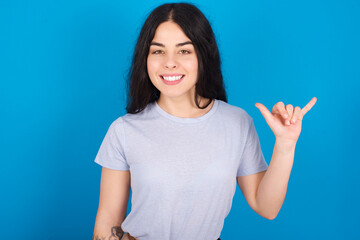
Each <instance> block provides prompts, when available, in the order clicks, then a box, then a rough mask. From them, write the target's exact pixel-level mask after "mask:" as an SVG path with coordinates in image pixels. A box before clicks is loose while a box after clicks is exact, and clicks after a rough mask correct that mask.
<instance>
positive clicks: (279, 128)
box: [255, 97, 317, 143]
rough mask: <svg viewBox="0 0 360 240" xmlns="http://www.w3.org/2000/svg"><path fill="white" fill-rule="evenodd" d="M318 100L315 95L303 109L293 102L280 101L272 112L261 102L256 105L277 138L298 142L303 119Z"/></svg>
mask: <svg viewBox="0 0 360 240" xmlns="http://www.w3.org/2000/svg"><path fill="white" fill-rule="evenodd" d="M316 101H317V98H316V97H313V98H312V99H311V100H310V102H309V103H308V104H306V106H305V107H304V108H303V109H301V108H300V107H295V108H294V107H293V106H292V105H291V104H288V105H286V106H285V105H284V103H283V102H278V103H276V104H275V105H274V107H273V109H272V112H270V111H269V110H268V109H267V108H266V107H265V106H264V105H262V104H261V103H255V106H256V107H257V108H258V109H259V110H260V112H261V114H262V115H263V116H264V118H265V121H266V122H267V124H268V125H269V127H270V128H271V130H272V131H273V133H274V135H275V137H276V140H283V141H287V142H291V143H296V142H297V140H298V138H299V136H300V132H301V125H302V120H303V118H304V116H305V114H306V113H307V112H308V111H309V110H310V109H311V108H312V107H313V106H314V104H315V103H316Z"/></svg>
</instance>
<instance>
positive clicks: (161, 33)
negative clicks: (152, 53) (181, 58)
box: [152, 21, 190, 45]
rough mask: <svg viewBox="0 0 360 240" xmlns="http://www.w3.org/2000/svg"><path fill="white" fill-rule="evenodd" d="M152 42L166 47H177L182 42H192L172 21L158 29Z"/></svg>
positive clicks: (164, 23) (162, 24)
mask: <svg viewBox="0 0 360 240" xmlns="http://www.w3.org/2000/svg"><path fill="white" fill-rule="evenodd" d="M152 40H153V41H155V42H159V43H163V44H165V45H167V44H170V45H175V44H177V43H180V42H185V41H190V39H189V38H188V37H187V36H186V35H185V33H184V31H183V30H182V28H181V27H180V26H179V25H178V24H176V23H174V22H170V21H168V22H163V23H161V24H160V25H159V26H158V27H157V29H156V31H155V35H154V38H153V39H152Z"/></svg>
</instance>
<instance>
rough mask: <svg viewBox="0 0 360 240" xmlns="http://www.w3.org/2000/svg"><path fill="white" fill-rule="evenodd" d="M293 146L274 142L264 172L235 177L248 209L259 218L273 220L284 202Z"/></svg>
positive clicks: (292, 158) (292, 157)
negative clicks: (248, 206)
mask: <svg viewBox="0 0 360 240" xmlns="http://www.w3.org/2000/svg"><path fill="white" fill-rule="evenodd" d="M294 154H295V145H294V144H287V143H283V142H281V141H276V142H275V146H274V151H273V156H272V158H271V161H270V164H269V167H268V169H267V170H266V171H263V172H259V173H256V174H252V175H248V176H240V177H237V180H238V184H239V187H240V189H241V191H242V192H243V194H244V196H245V199H246V201H247V202H248V204H249V205H250V207H251V208H252V209H253V210H254V211H255V212H256V213H258V214H259V215H260V216H262V217H264V218H267V219H270V220H273V219H274V218H275V217H276V216H277V214H278V213H279V211H280V209H281V206H282V204H283V202H284V200H285V196H286V191H287V187H288V182H289V178H290V172H291V169H292V165H293V162H294Z"/></svg>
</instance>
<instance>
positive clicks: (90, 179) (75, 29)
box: [0, 0, 360, 240]
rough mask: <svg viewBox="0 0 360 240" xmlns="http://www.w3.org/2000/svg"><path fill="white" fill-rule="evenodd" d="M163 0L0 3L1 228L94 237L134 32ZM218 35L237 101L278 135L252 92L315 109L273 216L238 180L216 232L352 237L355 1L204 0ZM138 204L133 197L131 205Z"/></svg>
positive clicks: (6, 232) (357, 51)
mask: <svg viewBox="0 0 360 240" xmlns="http://www.w3.org/2000/svg"><path fill="white" fill-rule="evenodd" d="M161 3H164V1H134V2H133V3H128V2H125V1H4V0H2V1H0V80H1V81H0V84H1V85H0V104H1V111H0V116H1V118H0V121H1V122H0V123H1V124H0V131H1V134H0V141H1V142H0V146H1V155H0V156H1V170H2V171H1V175H0V183H1V193H0V194H1V196H0V197H1V198H0V201H1V205H0V208H1V209H0V210H1V218H0V226H1V229H3V230H2V231H1V235H2V238H4V239H6V238H14V237H15V236H26V237H27V238H28V239H50V238H51V239H91V237H92V233H93V228H94V222H95V216H96V212H97V206H98V200H99V191H100V174H101V167H100V166H99V165H97V164H96V163H94V162H93V160H94V159H95V156H96V153H97V151H98V149H99V147H100V144H101V141H102V139H103V138H104V136H105V133H106V131H107V129H108V127H109V125H110V124H111V123H112V121H114V120H115V119H116V118H118V117H119V116H121V115H123V114H125V113H126V112H125V100H126V95H125V90H124V88H125V76H126V71H127V69H128V67H129V66H130V60H131V57H132V51H133V49H134V46H135V42H136V39H137V36H138V34H139V31H140V28H141V26H142V24H143V22H144V21H145V18H146V16H147V14H148V13H150V12H151V10H152V9H154V8H155V7H156V6H158V5H159V4H161ZM193 3H195V4H196V5H197V6H198V7H199V8H200V9H201V10H202V11H203V12H204V14H205V16H207V18H208V19H209V21H210V23H211V24H212V27H213V29H214V32H215V34H216V38H217V41H218V45H219V49H220V52H221V58H222V63H223V65H222V69H223V74H224V80H225V86H226V90H227V93H228V100H229V103H230V104H232V105H236V106H239V107H241V108H243V109H244V110H246V111H247V112H248V113H249V114H250V115H251V116H252V117H253V119H254V122H255V126H256V129H257V131H258V135H259V138H260V142H261V146H262V150H263V153H264V156H265V159H266V161H267V162H268V163H270V159H271V155H272V151H273V147H274V142H275V137H274V135H273V133H272V131H271V129H270V128H269V127H268V125H267V123H266V121H265V119H264V118H263V116H262V115H261V113H260V111H259V110H258V109H257V108H256V107H255V105H254V104H255V103H256V102H260V103H262V104H264V105H265V106H266V107H267V108H268V109H269V110H270V111H271V109H272V107H273V105H274V104H275V103H277V102H279V101H283V102H284V103H285V104H292V105H293V106H300V107H301V108H302V107H304V106H305V105H306V104H307V103H308V102H309V101H310V100H311V98H312V97H314V96H315V97H317V99H318V101H317V103H316V104H315V106H314V107H313V108H312V109H311V110H310V111H309V112H308V113H307V114H306V115H305V117H304V119H303V125H302V132H301V134H300V138H299V140H298V143H297V146H296V151H295V160H294V165H293V169H292V172H291V176H290V181H289V185H288V191H287V196H286V198H285V202H284V204H283V206H282V209H281V210H280V213H279V214H278V216H277V218H275V219H274V220H272V221H270V220H267V219H265V218H263V217H261V216H259V215H257V213H255V212H254V211H253V210H252V209H251V208H250V207H249V206H248V205H247V203H246V201H245V199H244V197H243V195H242V193H241V191H240V188H239V187H237V190H236V194H235V197H234V200H233V205H232V209H231V212H230V214H229V215H228V217H227V218H226V219H225V225H224V228H223V231H222V234H221V239H222V240H223V239H225V240H226V239H355V238H357V239H358V238H360V234H359V232H358V231H357V230H356V228H357V227H358V223H359V218H358V217H359V214H360V211H359V210H360V209H359V202H360V197H359V180H360V177H359V160H360V159H359V157H358V154H357V152H356V148H357V147H358V146H359V122H360V121H359V120H360V119H359V107H358V106H359V100H358V97H359V94H358V89H359V80H360V71H359V67H360V57H359V56H360V47H359V42H360V27H359V23H360V14H359V13H360V2H359V1H350V0H348V1H344V0H342V1H340V0H339V1H328V0H327V1H325V0H323V1H309V0H304V1H279V0H276V1H259V0H257V1H254V0H251V1H220V2H219V1H205V0H204V1H196V2H193ZM130 208H131V205H130V201H129V205H128V212H129V211H130Z"/></svg>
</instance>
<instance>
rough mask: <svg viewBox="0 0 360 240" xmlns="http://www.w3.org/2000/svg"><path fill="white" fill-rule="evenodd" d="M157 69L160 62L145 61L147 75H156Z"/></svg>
mask: <svg viewBox="0 0 360 240" xmlns="http://www.w3.org/2000/svg"><path fill="white" fill-rule="evenodd" d="M159 67H160V62H159V61H156V60H154V59H148V61H147V69H148V74H149V75H153V74H156V73H157V71H159Z"/></svg>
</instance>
